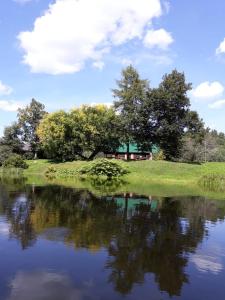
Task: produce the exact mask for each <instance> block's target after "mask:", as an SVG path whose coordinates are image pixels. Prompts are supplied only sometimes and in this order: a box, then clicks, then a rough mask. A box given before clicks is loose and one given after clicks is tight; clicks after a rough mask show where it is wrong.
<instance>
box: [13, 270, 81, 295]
mask: <svg viewBox="0 0 225 300" xmlns="http://www.w3.org/2000/svg"><path fill="white" fill-rule="evenodd" d="M10 286H11V294H10V296H9V298H8V300H31V299H32V300H40V299H43V300H44V299H48V300H62V299H68V300H81V299H84V298H83V295H82V294H83V293H82V292H81V291H80V290H78V289H75V288H74V287H73V284H72V283H71V280H70V279H69V278H68V277H67V276H66V275H64V274H58V273H52V272H44V271H39V272H27V273H25V272H19V273H17V274H16V276H15V278H14V279H13V280H12V282H11V283H10Z"/></svg>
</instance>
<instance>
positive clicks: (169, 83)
mask: <svg viewBox="0 0 225 300" xmlns="http://www.w3.org/2000/svg"><path fill="white" fill-rule="evenodd" d="M117 84H118V89H114V90H113V95H114V97H115V98H116V101H115V103H114V106H115V108H116V109H117V111H118V112H119V114H120V118H121V124H122V125H121V126H122V128H123V129H124V135H123V142H126V143H128V142H130V141H134V142H136V143H137V144H138V146H139V148H140V149H142V150H148V149H150V148H151V146H152V145H153V144H155V145H158V146H159V147H160V148H161V149H162V150H163V152H164V156H165V158H166V159H168V160H172V159H174V158H177V157H179V155H180V152H181V148H182V141H183V136H184V134H185V132H187V131H188V132H191V133H193V134H195V133H197V132H199V131H200V130H201V129H202V126H203V123H202V120H200V119H199V117H198V114H197V113H196V112H193V111H190V100H189V98H188V96H187V93H188V91H189V90H190V89H191V84H190V83H187V82H186V79H185V75H184V74H183V73H179V72H178V71H177V70H173V71H172V72H171V73H170V74H166V75H165V76H164V77H163V80H162V82H161V83H160V85H159V87H158V88H154V89H151V88H150V87H149V83H148V81H147V80H142V79H140V76H139V74H138V72H137V70H135V69H134V68H133V67H132V66H129V67H127V68H126V69H124V70H123V71H122V79H121V80H119V81H117Z"/></svg>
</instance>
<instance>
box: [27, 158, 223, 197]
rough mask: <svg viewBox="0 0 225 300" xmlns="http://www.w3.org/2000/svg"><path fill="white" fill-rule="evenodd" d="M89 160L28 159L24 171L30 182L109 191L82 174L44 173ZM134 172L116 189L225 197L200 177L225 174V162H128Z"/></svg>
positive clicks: (94, 190) (173, 194)
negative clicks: (202, 183) (59, 175)
mask: <svg viewBox="0 0 225 300" xmlns="http://www.w3.org/2000/svg"><path fill="white" fill-rule="evenodd" d="M86 163H87V162H84V161H75V162H66V163H58V164H56V163H52V162H50V161H47V160H37V161H28V164H29V169H27V170H25V171H24V175H25V176H26V177H27V178H28V182H29V183H35V184H41V183H42V184H46V183H50V184H62V185H64V186H70V187H77V188H88V189H91V190H92V191H93V192H95V193H99V194H101V193H107V192H108V191H107V190H105V187H104V186H96V185H93V182H89V181H88V180H85V181H80V180H79V178H66V179H65V178H56V179H54V180H51V181H47V179H46V178H45V177H44V174H45V171H46V170H47V168H48V167H49V166H54V167H55V168H56V169H60V168H61V169H65V168H72V169H78V168H80V167H81V166H83V165H84V164H86ZM126 164H127V165H128V167H129V170H130V174H128V175H126V176H124V178H123V179H124V181H125V182H124V183H123V184H121V186H119V187H117V188H116V189H115V190H114V192H133V193H137V194H146V195H157V196H164V197H165V196H181V195H190V196H191V195H192V196H205V197H209V198H217V199H225V194H224V193H215V192H210V191H205V190H202V188H201V187H200V186H199V184H198V181H199V179H200V178H201V176H203V175H207V174H221V175H225V163H206V164H201V165H198V164H184V163H173V162H166V161H136V162H126Z"/></svg>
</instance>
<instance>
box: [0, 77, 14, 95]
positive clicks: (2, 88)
mask: <svg viewBox="0 0 225 300" xmlns="http://www.w3.org/2000/svg"><path fill="white" fill-rule="evenodd" d="M11 93H12V88H11V87H10V86H8V85H5V84H3V82H2V81H1V80H0V95H10V94H11Z"/></svg>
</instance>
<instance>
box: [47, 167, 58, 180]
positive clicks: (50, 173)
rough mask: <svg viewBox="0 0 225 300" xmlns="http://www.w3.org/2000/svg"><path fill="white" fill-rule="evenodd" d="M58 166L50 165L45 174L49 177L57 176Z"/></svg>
mask: <svg viewBox="0 0 225 300" xmlns="http://www.w3.org/2000/svg"><path fill="white" fill-rule="evenodd" d="M56 172H57V170H56V168H55V167H53V166H50V167H48V169H47V170H46V171H45V176H46V177H48V178H54V177H55V176H56Z"/></svg>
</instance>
